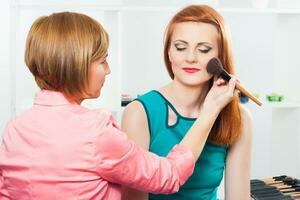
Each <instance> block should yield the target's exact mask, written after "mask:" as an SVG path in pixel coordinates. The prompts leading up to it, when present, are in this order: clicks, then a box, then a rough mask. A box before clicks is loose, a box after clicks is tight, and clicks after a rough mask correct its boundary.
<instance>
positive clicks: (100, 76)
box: [88, 54, 110, 98]
mask: <svg viewBox="0 0 300 200" xmlns="http://www.w3.org/2000/svg"><path fill="white" fill-rule="evenodd" d="M106 58H107V54H106V55H105V56H104V57H103V58H100V59H98V60H96V61H94V62H92V63H91V65H90V68H89V69H90V70H89V86H88V93H89V95H90V98H97V97H99V96H100V92H101V88H102V87H103V84H104V82H105V76H106V75H108V74H110V68H109V65H108V63H107V60H106Z"/></svg>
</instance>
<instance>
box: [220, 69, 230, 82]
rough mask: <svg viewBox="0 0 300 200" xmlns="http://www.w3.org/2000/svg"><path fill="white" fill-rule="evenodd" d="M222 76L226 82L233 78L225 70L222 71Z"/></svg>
mask: <svg viewBox="0 0 300 200" xmlns="http://www.w3.org/2000/svg"><path fill="white" fill-rule="evenodd" d="M220 76H221V78H222V79H224V80H225V81H230V79H231V76H230V75H229V74H228V73H227V72H226V71H225V70H222V72H221V74H220Z"/></svg>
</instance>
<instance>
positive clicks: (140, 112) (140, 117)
mask: <svg viewBox="0 0 300 200" xmlns="http://www.w3.org/2000/svg"><path fill="white" fill-rule="evenodd" d="M128 121H135V122H136V123H139V122H145V121H147V115H146V111H145V109H144V106H143V105H142V103H141V102H139V101H132V102H131V103H129V104H128V105H127V106H126V107H125V109H124V112H123V116H122V124H123V123H125V122H128Z"/></svg>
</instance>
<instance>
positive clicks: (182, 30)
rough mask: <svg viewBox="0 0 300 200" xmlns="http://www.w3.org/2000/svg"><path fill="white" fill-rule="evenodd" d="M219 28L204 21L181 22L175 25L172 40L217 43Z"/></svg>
mask: <svg viewBox="0 0 300 200" xmlns="http://www.w3.org/2000/svg"><path fill="white" fill-rule="evenodd" d="M217 36H218V31H217V28H216V27H215V26H214V25H212V24H209V23H203V22H181V23H177V24H175V26H174V31H173V34H172V37H171V40H172V41H174V40H184V41H186V42H188V43H199V42H209V43H212V44H217Z"/></svg>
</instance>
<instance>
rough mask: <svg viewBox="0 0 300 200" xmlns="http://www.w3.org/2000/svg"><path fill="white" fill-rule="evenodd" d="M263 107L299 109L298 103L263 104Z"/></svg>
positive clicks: (299, 103) (299, 104)
mask: <svg viewBox="0 0 300 200" xmlns="http://www.w3.org/2000/svg"><path fill="white" fill-rule="evenodd" d="M263 107H268V108H300V102H264V103H263Z"/></svg>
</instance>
